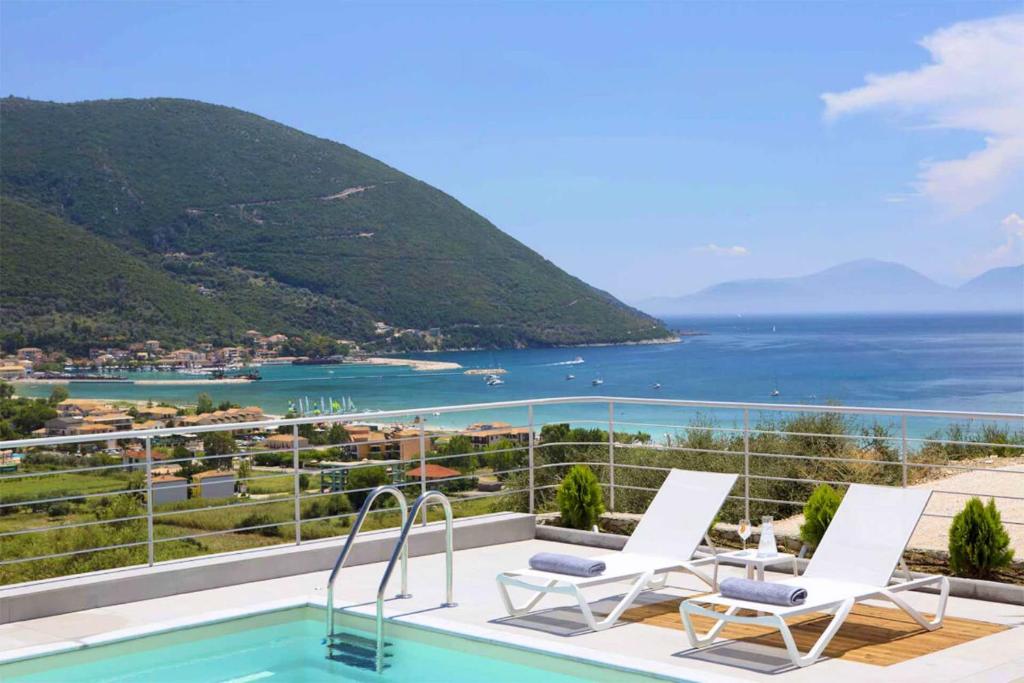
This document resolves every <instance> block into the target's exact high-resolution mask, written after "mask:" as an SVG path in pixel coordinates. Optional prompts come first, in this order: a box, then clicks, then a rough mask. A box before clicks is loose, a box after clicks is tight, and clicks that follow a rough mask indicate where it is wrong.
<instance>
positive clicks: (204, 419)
mask: <svg viewBox="0 0 1024 683" xmlns="http://www.w3.org/2000/svg"><path fill="white" fill-rule="evenodd" d="M264 419H266V416H265V415H264V414H263V409H262V408H260V407H259V406H248V407H246V408H229V409H227V410H215V411H213V412H212V413H203V414H201V415H180V416H176V417H175V418H174V419H173V421H174V426H175V427H197V426H203V425H216V424H237V423H240V422H259V421H260V420H264Z"/></svg>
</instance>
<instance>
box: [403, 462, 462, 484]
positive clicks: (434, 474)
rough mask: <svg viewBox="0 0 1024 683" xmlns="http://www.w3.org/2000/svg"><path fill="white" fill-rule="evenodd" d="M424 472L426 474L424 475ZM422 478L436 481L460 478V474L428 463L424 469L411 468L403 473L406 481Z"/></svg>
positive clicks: (448, 468)
mask: <svg viewBox="0 0 1024 683" xmlns="http://www.w3.org/2000/svg"><path fill="white" fill-rule="evenodd" d="M424 472H425V473H426V474H425V475H424ZM421 476H422V477H423V478H424V479H426V480H427V481H436V480H437V479H450V478H451V477H461V476H462V472H459V471H458V470H453V469H452V468H450V467H444V466H442V465H438V464H437V463H433V462H428V463H427V464H426V465H425V466H424V467H413V468H412V469H411V470H409V471H408V472H406V473H405V478H406V479H419V478H420V477H421Z"/></svg>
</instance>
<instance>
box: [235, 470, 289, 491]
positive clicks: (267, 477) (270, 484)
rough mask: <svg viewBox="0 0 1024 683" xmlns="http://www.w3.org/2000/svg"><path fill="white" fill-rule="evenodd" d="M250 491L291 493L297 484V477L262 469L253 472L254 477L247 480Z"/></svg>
mask: <svg viewBox="0 0 1024 683" xmlns="http://www.w3.org/2000/svg"><path fill="white" fill-rule="evenodd" d="M245 485H246V486H247V487H248V488H249V493H251V494H255V495H261V494H264V493H291V492H292V490H293V489H294V486H295V478H294V477H293V476H292V475H291V474H282V475H274V474H266V473H265V472H262V471H256V472H253V473H252V478H250V479H248V480H247V481H246V482H245Z"/></svg>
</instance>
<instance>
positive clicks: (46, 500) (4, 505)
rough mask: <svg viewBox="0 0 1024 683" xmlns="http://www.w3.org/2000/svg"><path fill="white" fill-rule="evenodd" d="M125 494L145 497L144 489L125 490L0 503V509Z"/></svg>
mask: <svg viewBox="0 0 1024 683" xmlns="http://www.w3.org/2000/svg"><path fill="white" fill-rule="evenodd" d="M125 493H135V494H138V495H140V496H145V495H146V489H144V488H142V489H125V490H123V491H104V492H102V493H81V494H78V495H75V496H64V497H62V498H39V499H36V500H25V501H22V502H20V503H0V508H9V507H27V506H29V505H42V504H43V503H60V502H63V501H65V500H78V499H79V498H102V497H103V496H120V495H123V494H125Z"/></svg>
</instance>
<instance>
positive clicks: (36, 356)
mask: <svg viewBox="0 0 1024 683" xmlns="http://www.w3.org/2000/svg"><path fill="white" fill-rule="evenodd" d="M14 354H15V355H16V356H17V357H18V360H27V361H29V362H30V363H33V364H34V363H43V362H45V361H46V353H45V352H44V351H43V350H42V349H40V348H36V347H35V346H25V347H23V348H20V349H18V350H17V351H15V352H14Z"/></svg>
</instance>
